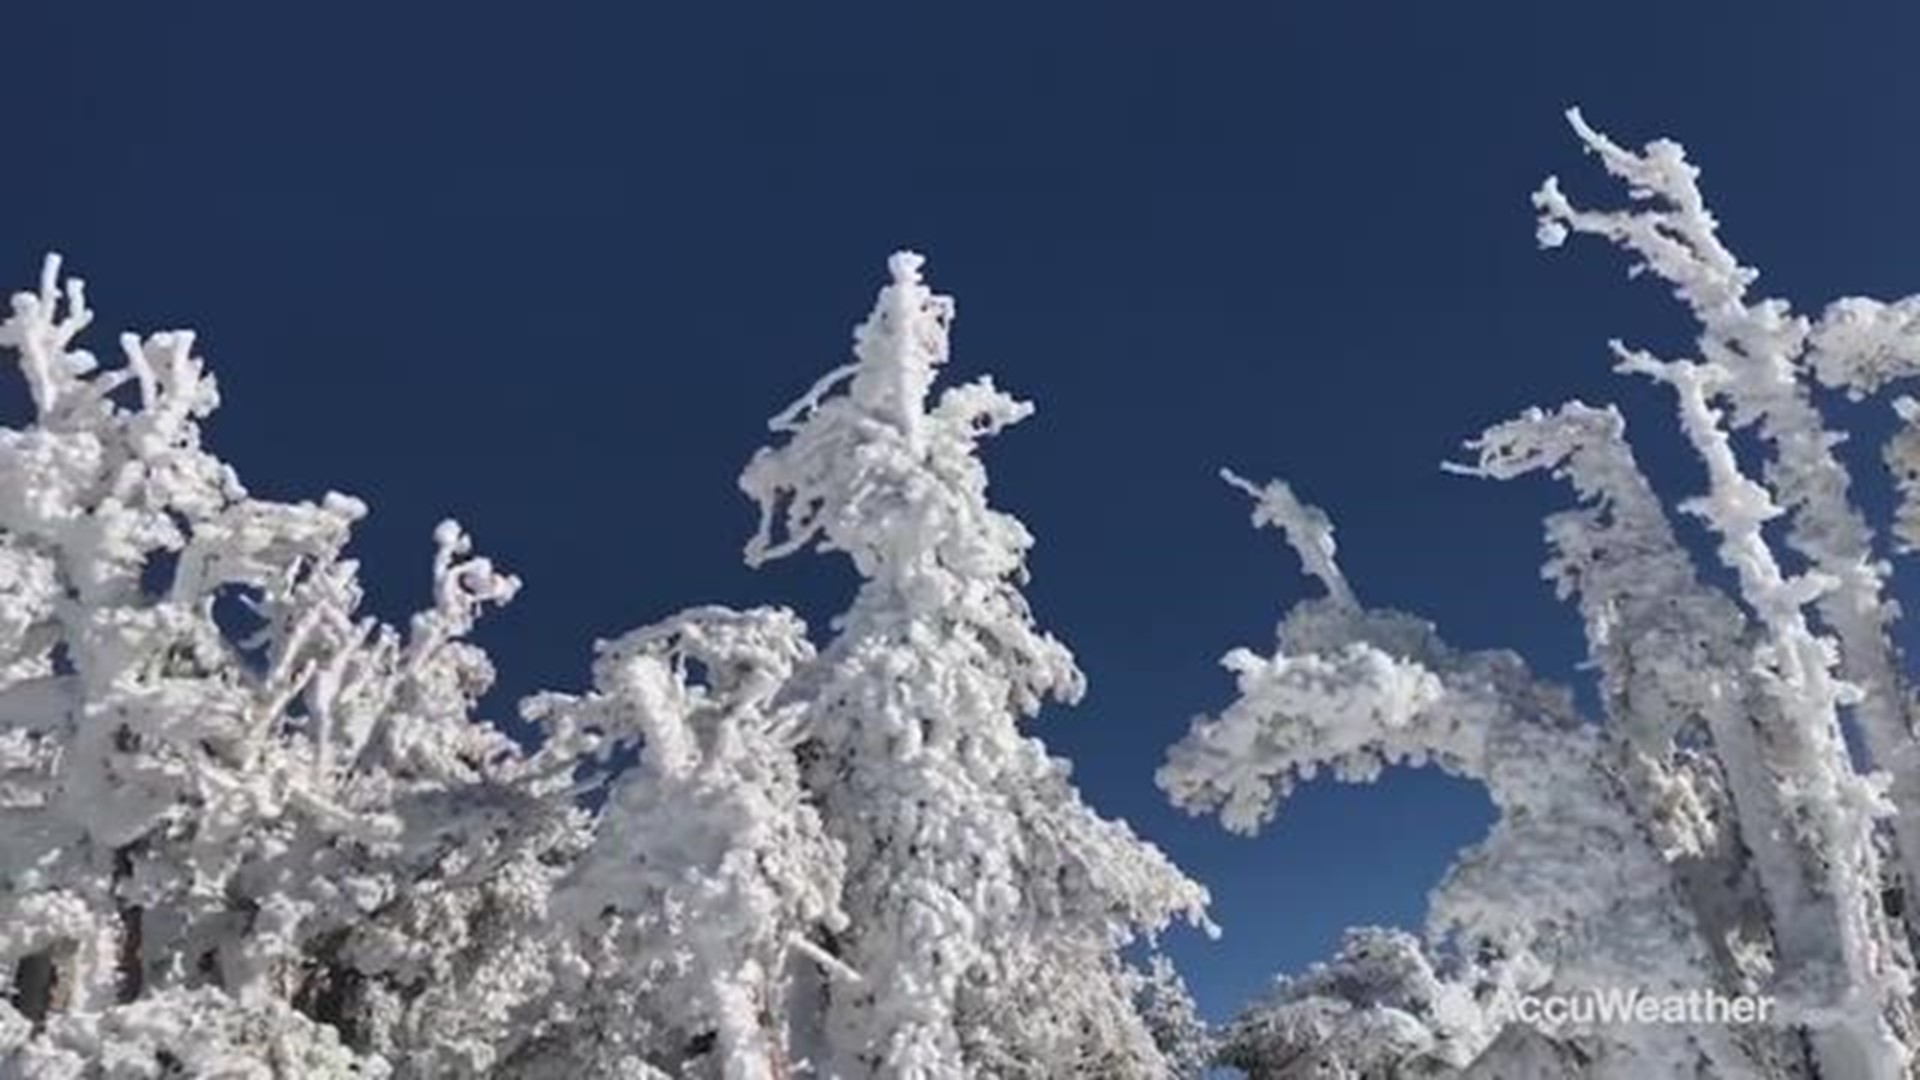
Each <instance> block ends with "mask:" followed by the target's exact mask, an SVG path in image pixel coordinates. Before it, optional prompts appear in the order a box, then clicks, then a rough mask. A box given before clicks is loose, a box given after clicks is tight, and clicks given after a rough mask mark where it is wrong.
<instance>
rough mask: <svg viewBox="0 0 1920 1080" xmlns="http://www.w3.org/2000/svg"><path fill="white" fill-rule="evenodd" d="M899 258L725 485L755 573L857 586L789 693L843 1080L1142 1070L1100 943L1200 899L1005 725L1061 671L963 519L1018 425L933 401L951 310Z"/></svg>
mask: <svg viewBox="0 0 1920 1080" xmlns="http://www.w3.org/2000/svg"><path fill="white" fill-rule="evenodd" d="M920 267H921V259H920V257H919V256H917V255H913V254H910V253H901V254H898V255H895V256H894V257H893V259H892V260H891V263H890V269H891V270H892V281H891V282H890V283H889V284H888V285H887V286H886V287H885V288H883V289H882V290H881V292H880V297H879V300H878V303H877V304H876V306H875V308H874V311H873V313H872V315H871V316H870V317H869V318H868V320H867V321H866V323H865V324H863V325H862V326H861V327H860V328H859V331H858V333H857V334H856V336H855V350H854V351H855V360H854V362H852V363H851V364H848V365H846V366H844V367H841V368H839V369H837V370H835V371H833V372H831V373H829V374H828V375H826V376H825V377H824V378H822V379H821V380H820V381H819V382H818V383H817V384H816V385H815V386H814V387H813V389H812V390H810V391H809V392H808V393H807V394H806V395H805V396H803V397H802V398H800V399H799V400H798V401H797V402H795V403H794V405H793V406H792V407H791V408H789V409H788V410H786V411H785V412H784V413H782V414H781V415H780V416H778V417H776V418H775V420H774V421H773V429H774V431H775V432H776V433H777V434H779V435H780V436H781V437H782V438H781V441H780V442H779V444H778V445H776V446H774V447H770V448H768V449H765V450H762V451H761V452H760V453H759V454H757V455H756V456H755V457H754V459H753V461H752V463H751V464H750V465H749V466H748V467H747V469H746V472H745V474H744V475H743V476H742V478H741V486H742V487H743V488H744V489H745V490H746V492H747V493H748V494H749V495H750V496H752V497H753V498H754V499H755V500H756V501H757V502H758V503H759V505H760V508H761V525H760V529H759V532H758V533H757V535H756V536H755V537H754V538H753V540H752V541H751V543H750V544H749V545H748V548H747V555H748V559H749V561H750V562H753V563H760V562H764V561H766V560H768V559H773V558H778V557H780V556H783V555H786V554H789V553H791V552H794V551H797V550H800V549H801V548H804V547H807V546H809V545H812V546H814V547H817V548H819V549H821V550H826V551H840V552H844V553H845V554H846V555H847V556H848V558H850V559H851V560H852V561H853V565H854V568H855V569H856V570H857V571H858V573H859V575H860V577H861V586H860V590H859V594H858V596H857V597H856V598H855V600H854V602H853V606H852V607H851V609H849V610H848V611H847V612H846V613H845V614H844V615H842V616H841V617H840V618H839V619H838V620H837V621H836V623H835V635H834V638H833V640H832V642H831V643H830V644H828V645H827V646H826V647H825V648H824V649H823V650H822V652H821V654H820V657H819V659H818V660H817V661H816V662H814V663H813V664H812V665H810V669H809V670H808V671H805V672H803V673H802V674H801V675H799V676H798V677H797V679H796V685H797V686H798V688H799V691H798V692H800V693H801V694H803V695H804V697H805V700H806V702H807V707H808V716H809V722H808V732H809V738H810V740H811V741H810V743H809V745H808V747H807V755H808V758H809V768H808V773H807V776H808V784H809V787H810V788H811V790H812V791H813V792H814V793H815V795H816V796H817V798H818V800H819V804H820V807H821V812H822V815H823V817H824V818H825V821H826V825H827V830H828V832H829V834H830V835H832V836H833V837H834V838H835V839H837V840H839V841H840V842H841V843H843V844H844V845H845V848H846V854H847V878H846V881H847V888H846V892H845V895H844V906H845V911H846V915H847V919H848V923H847V928H846V931H845V932H844V933H843V934H841V935H840V936H839V937H838V939H837V940H836V942H835V945H834V947H835V950H836V953H837V955H838V956H839V957H840V959H841V960H843V961H844V962H845V963H846V964H847V965H848V966H849V967H851V968H852V969H854V970H855V971H856V972H858V973H859V975H860V977H861V980H862V981H861V982H859V983H858V984H854V985H846V984H844V983H843V984H836V985H834V986H833V987H831V988H830V992H829V997H830V1003H831V1004H830V1010H831V1012H830V1022H829V1025H828V1034H829V1039H830V1041H831V1043H832V1046H833V1056H832V1063H833V1065H834V1067H835V1068H836V1069H837V1070H838V1075H839V1076H840V1077H841V1080H865V1078H867V1077H887V1078H900V1080H938V1078H945V1077H959V1076H1003V1077H1026V1076H1033V1077H1068V1076H1089V1077H1091V1076H1101V1077H1114V1078H1122V1077H1134V1076H1139V1077H1148V1076H1154V1077H1157V1076H1164V1075H1165V1071H1166V1065H1165V1063H1164V1061H1162V1060H1161V1059H1160V1055H1159V1053H1158V1051H1157V1050H1156V1048H1155V1046H1154V1043H1153V1040H1152V1037H1151V1033H1150V1032H1149V1031H1148V1030H1147V1028H1146V1026H1145V1024H1144V1023H1143V1022H1142V1020H1141V1018H1140V1016H1139V1014H1138V1013H1137V1011H1136V1010H1135V1008H1134V1005H1133V1001H1132V999H1131V993H1130V989H1131V986H1130V983H1131V980H1130V979H1129V978H1128V972H1127V969H1126V967H1125V965H1124V963H1123V961H1122V959H1121V957H1120V949H1121V948H1122V946H1124V945H1125V944H1126V943H1128V942H1129V941H1131V940H1133V939H1134V938H1135V937H1136V936H1137V935H1139V934H1141V933H1143V932H1146V933H1151V932H1153V931H1156V930H1158V929H1159V928H1161V927H1163V926H1164V925H1166V924H1167V922H1168V921H1169V920H1170V919H1172V918H1173V917H1175V916H1177V915H1183V914H1184V915H1186V916H1188V917H1191V918H1195V919H1199V918H1201V914H1200V913H1201V908H1202V906H1203V904H1204V902H1205V898H1206V894H1205V892H1204V890H1202V889H1201V888H1200V887H1199V886H1198V885H1195V884H1194V883H1192V882H1190V881H1188V880H1187V879H1186V878H1185V877H1184V876H1182V875H1181V874H1180V872H1179V871H1178V870H1177V869H1175V868H1174V866H1173V865H1172V864H1171V863H1170V862H1168V861H1167V860H1166V858H1165V857H1164V856H1162V855H1161V854H1160V852H1159V851H1158V850H1157V849H1155V848H1154V847H1152V846H1151V845H1150V844H1147V843H1145V842H1143V841H1141V840H1140V839H1138V838H1137V837H1135V836H1134V835H1133V833H1132V832H1131V831H1130V830H1129V829H1128V828H1127V827H1126V826H1125V825H1124V824H1123V823H1119V822H1113V821H1107V820H1104V819H1102V818H1100V817H1099V816H1097V815H1096V814H1095V813H1094V812H1093V811H1092V810H1091V809H1090V808H1088V807H1087V806H1086V804H1085V803H1083V802H1082V801H1081V800H1080V797H1079V795H1078V793H1077V792H1076V791H1075V789H1074V788H1073V786H1072V784H1071V783H1069V781H1068V777H1067V766H1066V764H1065V763H1064V762H1062V761H1060V760H1059V759H1057V758H1054V757H1052V756H1050V755H1049V754H1048V753H1047V751H1046V748H1045V747H1044V746H1043V745H1042V744H1041V742H1040V741H1039V740H1038V739H1036V738H1033V737H1031V736H1028V735H1025V734H1023V733H1022V732H1021V729H1020V724H1021V722H1022V721H1023V720H1024V719H1026V718H1027V717H1030V716H1032V715H1033V714H1034V713H1035V712H1036V711H1037V710H1038V709H1039V708H1040V706H1041V704H1042V702H1043V701H1045V700H1047V699H1056V700H1063V701H1073V700H1075V699H1077V698H1078V697H1079V696H1080V693H1081V689H1082V678H1081V675H1080V672H1079V670H1078V669H1077V668H1076V667H1075V666H1074V663H1073V658H1072V656H1071V655H1070V654H1069V653H1068V651H1067V649H1066V647H1065V646H1063V645H1061V644H1060V643H1059V642H1058V641H1056V640H1054V639H1053V638H1052V637H1050V636H1048V635H1047V634H1045V633H1043V632H1041V631H1040V630H1039V629H1037V628H1036V627H1035V625H1034V621H1033V616H1032V614H1031V612H1030V611H1029V609H1028V605H1027V602H1026V599H1025V598H1024V597H1023V596H1022V595H1021V593H1020V589H1019V586H1020V584H1021V582H1022V581H1023V579H1024V577H1025V574H1026V570H1025V557H1026V552H1027V549H1028V547H1029V546H1030V545H1031V543H1032V539H1031V537H1030V536H1029V535H1028V533H1027V531H1026V529H1025V528H1023V527H1022V526H1021V524H1020V522H1019V521H1017V520H1015V519H1014V518H1013V517H1011V516H1009V515H1008V514H1005V513H1003V512H1000V511H998V510H995V509H994V508H993V507H991V506H990V505H989V504H988V502H987V498H986V495H987V475H986V471H985V469H984V468H983V466H982V465H981V462H980V460H979V459H978V457H977V456H976V451H977V448H978V444H979V442H980V440H981V439H983V438H985V437H987V436H991V435H994V434H997V433H998V432H999V431H1001V430H1002V429H1003V428H1005V427H1007V426H1008V425H1010V424H1012V423H1014V422H1016V421H1018V420H1020V419H1022V418H1023V417H1025V416H1026V415H1027V414H1028V412H1029V411H1030V407H1029V406H1028V405H1026V404H1025V403H1023V402H1019V401H1016V400H1014V399H1013V398H1011V397H1009V396H1007V395H1006V394H1004V393H1002V392H1001V391H1000V390H998V389H997V388H996V387H995V386H994V385H993V383H992V382H991V381H989V380H985V379H982V380H980V381H978V382H974V383H969V384H965V385H961V386H957V387H952V388H949V389H946V390H944V391H942V392H941V393H940V394H939V395H938V396H937V397H936V396H935V395H934V393H933V388H934V383H935V380H936V378H937V376H938V373H939V369H940V367H941V365H942V364H943V363H944V362H945V361H946V359H947V348H948V327H949V323H950V321H951V319H952V315H953V305H952V302H951V301H950V300H948V299H947V298H945V297H942V296H937V295H935V294H934V293H933V292H932V291H930V290H929V289H928V287H927V286H926V284H925V283H924V282H923V281H922V279H921V274H920Z"/></svg>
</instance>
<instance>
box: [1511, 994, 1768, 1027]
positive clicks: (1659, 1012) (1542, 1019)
mask: <svg viewBox="0 0 1920 1080" xmlns="http://www.w3.org/2000/svg"><path fill="white" fill-rule="evenodd" d="M1774 1008H1775V1002H1774V999H1773V998H1772V997H1771V996H1770V995H1766V994H1723V993H1721V992H1719V991H1717V990H1680V991H1663V992H1660V993H1648V992H1647V991H1644V990H1641V989H1640V988H1639V987H1612V988H1607V989H1602V990H1590V991H1585V992H1583V993H1578V994H1542V995H1538V996H1527V997H1519V998H1510V999H1507V1000H1505V1001H1502V1002H1500V1003H1498V1004H1497V1005H1496V1006H1495V1008H1494V1013H1495V1018H1496V1019H1497V1020H1499V1021H1501V1022H1503V1023H1511V1022H1514V1021H1518V1022H1520V1023H1523V1024H1526V1025H1528V1026H1533V1027H1550V1028H1551V1027H1561V1026H1563V1025H1567V1024H1578V1025H1587V1024H1696V1025H1697V1024H1729V1025H1730V1024H1766V1023H1769V1022H1771V1021H1772V1019H1773V1015H1774Z"/></svg>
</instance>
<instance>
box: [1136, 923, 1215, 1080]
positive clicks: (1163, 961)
mask: <svg viewBox="0 0 1920 1080" xmlns="http://www.w3.org/2000/svg"><path fill="white" fill-rule="evenodd" d="M1133 1000H1134V1008H1135V1009H1136V1010H1138V1011H1139V1013H1140V1016H1141V1018H1142V1019H1144V1020H1145V1021H1146V1023H1147V1034H1149V1035H1151V1036H1152V1037H1153V1045H1154V1046H1156V1047H1158V1048H1159V1049H1160V1056H1161V1058H1163V1059H1164V1060H1165V1061H1166V1063H1167V1074H1168V1077H1169V1080H1203V1078H1204V1077H1205V1076H1206V1075H1207V1069H1208V1067H1209V1066H1211V1065H1212V1064H1213V1057H1214V1049H1215V1046H1214V1034H1213V1029H1212V1028H1211V1027H1209V1026H1208V1024H1207V1022H1206V1020H1205V1019H1204V1018H1203V1017H1202V1016H1201V1015H1200V1007H1199V1006H1198V1005H1197V1004H1195V1002H1194V1000H1193V994H1192V993H1191V992H1190V991H1189V990H1188V989H1187V981H1186V980H1185V979H1183V978H1181V977H1180V972H1179V971H1178V970H1177V969H1175V968H1174V966H1173V961H1171V960H1169V959H1167V958H1166V957H1165V956H1161V955H1159V954H1158V953H1156V954H1154V955H1153V956H1151V957H1148V959H1147V966H1146V967H1145V969H1144V970H1141V971H1140V972H1138V973H1137V975H1136V982H1135V984H1134V990H1133Z"/></svg>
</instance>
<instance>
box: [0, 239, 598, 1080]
mask: <svg viewBox="0 0 1920 1080" xmlns="http://www.w3.org/2000/svg"><path fill="white" fill-rule="evenodd" d="M90 319H91V312H90V311H89V310H88V308H87V306H86V294H85V290H84V287H83V286H82V284H81V283H80V282H79V281H77V280H74V281H66V282H64V283H63V282H62V281H61V279H60V277H59V262H58V260H57V259H49V260H48V261H47V264H46V268H45V272H44V274H43V277H42V281H41V284H40V288H39V289H38V290H37V291H36V292H31V293H24V294H21V295H18V296H16V297H15V298H14V302H13V312H12V316H11V318H10V319H8V321H7V322H6V324H5V326H4V328H0V342H3V343H4V344H5V345H6V346H8V347H10V348H11V349H12V350H14V351H15V352H16V353H17V355H18V356H19V358H20V366H21V370H22V372H23V373H24V375H25V376H26V381H27V386H28V389H29V392H30V394H31V402H32V407H33V416H32V418H31V420H30V422H29V423H28V424H27V425H26V426H25V427H22V428H17V429H5V430H0V567H3V568H4V569H0V610H3V611H4V614H0V626H4V630H0V650H4V655H0V980H4V982H5V985H6V990H7V994H6V995H5V996H6V999H7V1000H6V1001H5V1003H3V1004H0V1063H4V1064H3V1065H0V1071H6V1072H7V1073H8V1074H9V1075H19V1076H29V1077H37V1076H49V1077H51V1076H61V1077H64V1076H78V1075H108V1074H111V1075H113V1076H159V1075H208V1076H212V1075H222V1076H253V1075H260V1076H265V1075H369V1076H371V1075H385V1074H386V1073H387V1072H389V1071H390V1070H396V1071H398V1072H399V1073H401V1074H419V1073H427V1072H432V1073H434V1074H437V1075H455V1074H457V1073H458V1072H459V1071H460V1070H462V1069H469V1070H478V1069H483V1068H484V1067H485V1066H486V1065H487V1063H489V1062H490V1061H491V1060H492V1058H493V1054H494V1051H495V1049H496V1048H497V1046H498V1044H499V1043H500V1042H501V1041H503V1040H506V1039H509V1038H511V1029H510V1028H507V1027H504V1026H502V1025H501V1024H500V1023H499V1022H498V1021H499V1020H500V1019H501V1016H502V1015H503V1014H504V1011H505V1010H508V1009H510V1008H511V1007H512V1005H513V1004H514V1003H516V1002H519V1001H523V1000H529V999H531V998H532V997H533V996H534V995H535V994H537V993H538V991H539V988H540V984H541V981H542V978H543V976H542V975H541V974H540V971H539V968H540V965H539V964H538V963H537V962H535V960H536V951H535V950H534V949H533V948H531V947H530V945H529V944H528V943H529V941H530V940H531V939H530V938H529V937H528V935H527V932H528V931H531V930H532V929H534V928H535V927H536V926H537V916H538V908H539V906H540V898H541V896H542V894H543V891H544V888H543V884H542V879H543V877H544V876H545V875H546V874H548V872H549V871H548V870H547V869H546V865H545V862H544V861H543V859H542V856H543V855H544V854H545V853H547V852H549V851H557V850H563V849H565V848H566V846H567V845H568V844H569V843H571V842H573V840H574V839H575V838H576V837H575V833H576V831H577V822H576V821H575V818H574V815H573V814H572V813H571V811H570V808H569V807H567V806H566V804H565V803H564V802H559V803H555V802H553V801H551V800H543V799H542V798H541V795H542V793H543V791H544V790H545V787H544V786H543V784H542V783H541V781H540V779H539V776H538V767H537V766H536V763H535V762H534V761H533V759H527V758H523V757H522V756H521V755H519V754H518V753H517V751H516V750H515V748H514V747H513V746H512V744H511V743H510V742H508V740H506V738H505V737H504V736H502V735H501V734H500V733H499V732H498V731H497V730H496V729H494V728H492V727H490V726H488V725H484V724H475V723H473V722H471V715H470V714H471V710H472V707H473V704H474V701H475V699H476V698H477V697H478V695H479V694H480V693H482V692H483V691H484V690H485V688H486V686H487V684H488V683H489V682H490V681H491V679H492V670H491V668H490V667H489V665H488V663H487V660H486V657H485V656H484V655H483V654H482V653H480V652H479V651H478V650H477V649H475V648H474V647H473V646H471V645H469V644H467V643H466V642H465V641H464V640H463V638H464V635H465V634H466V633H467V632H468V631H469V630H470V629H471V627H472V625H473V622H474V619H475V617H476V616H477V614H478V613H479V612H480V610H481V609H482V608H484V607H486V606H489V605H492V604H497V603H501V602H504V601H505V600H507V599H509V598H510V597H511V596H512V595H513V593H514V591H515V589H516V588H517V587H518V583H517V582H516V581H515V580H514V579H513V578H511V577H508V576H506V575H503V574H501V573H499V572H498V571H496V570H495V569H494V568H493V567H492V565H491V564H490V563H489V562H488V561H487V560H485V559H481V558H474V557H471V556H470V555H469V554H468V549H469V544H468V541H467V539H466V537H465V535H464V534H463V533H462V532H461V531H460V530H459V528H458V527H457V526H454V525H453V524H451V523H448V524H446V525H443V526H442V527H441V529H440V530H439V532H438V533H437V534H436V539H437V542H438V545H439V551H438V554H437V556H436V558H435V561H434V568H433V569H434V574H433V585H434V604H433V606H432V607H431V608H429V609H427V610H426V611H423V612H422V613H420V614H419V615H417V616H415V617H414V618H413V620H412V621H411V624H410V626H409V627H408V629H407V630H405V631H404V632H403V631H400V630H397V629H395V628H393V627H389V626H386V625H383V624H381V623H379V622H377V621H376V620H374V619H372V618H370V617H367V616H364V615H362V614H360V613H359V611H358V608H359V604H360V588H359V586H358V584H357V582H356V578H355V572H356V567H355V564H354V563H353V562H352V561H351V560H347V559H344V558H342V550H343V549H344V547H345V545H346V542H347V539H348V536H349V532H350V529H351V527H352V524H353V522H354V521H355V520H357V519H358V518H359V517H360V516H361V515H362V514H364V513H365V508H364V507H363V506H362V505H361V504H359V503H358V502H356V501H355V500H352V499H350V498H347V497H344V496H338V495H329V496H327V497H326V498H325V499H323V500H322V501H321V502H319V503H297V504H287V503H276V502H271V501H267V500H262V499H257V498H253V497H251V496H249V495H248V494H247V492H246V490H245V489H244V488H243V487H242V486H241V485H240V482H239V480H238V479H237V477H236V475H235V474H234V472H233V471H232V470H231V469H230V468H228V467H227V466H225V465H223V464H222V463H221V462H219V461H218V460H217V459H215V458H214V457H213V456H211V455H210V454H208V453H207V452H206V451H205V450H204V449H203V448H202V447H201V445H200V435H199V427H198V421H199V420H200V419H201V418H203V417H205V416H206V415H207V413H209V412H210V411H211V410H212V409H213V408H214V407H215V406H216V405H217V404H218V401H219V397H218V393H217V391H216V388H215V384H214V382H213V379H212V378H211V376H209V375H207V374H206V372H205V370H204V365H203V363H202V361H201V360H200V358H199V357H197V356H196V355H195V354H194V351H193V346H194V338H193V335H192V334H190V333H184V332H181V333H164V334H155V335H152V336H150V337H147V338H144V339H143V338H138V337H135V336H133V335H126V336H124V337H123V338H122V339H121V346H122V351H123V352H124V354H125V363H124V365H123V366H121V367H118V368H114V369H111V370H108V369H104V368H103V367H102V365H101V364H100V363H99V362H98V361H96V360H95V358H94V357H93V356H92V355H91V354H89V353H88V352H86V351H84V350H81V349H79V348H77V347H76V346H75V338H76V336H77V335H78V334H79V332H80V331H81V330H83V329H84V328H85V327H86V326H87V324H88V323H89V321H90ZM449 916H453V918H449ZM398 1061H405V1062H406V1063H407V1064H396V1062H398ZM102 1070H106V1071H104V1072H103V1071H102Z"/></svg>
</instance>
